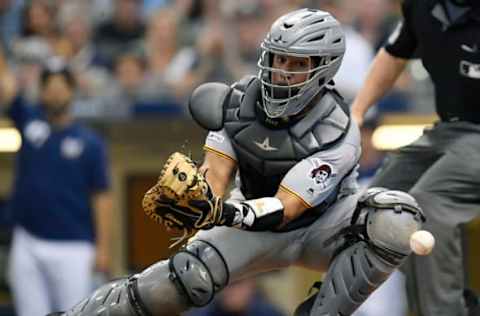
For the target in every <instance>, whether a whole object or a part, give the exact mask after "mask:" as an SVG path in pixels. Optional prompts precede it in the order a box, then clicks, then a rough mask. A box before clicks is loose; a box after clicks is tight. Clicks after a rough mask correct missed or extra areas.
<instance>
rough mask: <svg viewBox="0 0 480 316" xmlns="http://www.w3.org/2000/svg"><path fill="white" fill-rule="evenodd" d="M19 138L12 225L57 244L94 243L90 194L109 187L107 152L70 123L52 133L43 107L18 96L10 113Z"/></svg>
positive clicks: (96, 139) (95, 138)
mask: <svg viewBox="0 0 480 316" xmlns="http://www.w3.org/2000/svg"><path fill="white" fill-rule="evenodd" d="M8 115H9V116H10V118H11V119H12V120H13V121H14V123H15V125H16V127H17V128H18V130H19V131H20V133H21V136H22V146H21V148H20V151H19V153H18V155H17V160H16V179H15V184H14V190H13V194H12V198H11V210H12V212H13V219H14V221H15V223H16V224H18V225H21V226H22V227H24V228H25V229H27V230H28V231H29V232H31V233H32V234H34V235H36V236H38V237H40V238H46V239H55V240H89V241H93V240H94V225H93V212H92V207H91V202H92V195H93V194H94V193H97V192H102V191H106V190H108V188H109V176H108V168H107V157H106V149H105V145H104V143H103V141H102V140H101V139H100V138H99V137H98V136H97V135H96V134H94V133H93V132H92V131H90V130H88V129H86V128H84V127H82V126H80V125H79V124H77V123H72V124H70V125H69V126H67V127H65V128H62V129H56V128H55V127H53V126H51V125H50V124H49V123H48V121H47V120H46V119H45V116H44V114H43V113H42V111H41V107H38V106H35V107H34V106H28V105H26V104H25V103H24V102H23V100H22V99H21V98H16V99H15V101H14V102H13V104H12V106H11V107H10V109H9V111H8Z"/></svg>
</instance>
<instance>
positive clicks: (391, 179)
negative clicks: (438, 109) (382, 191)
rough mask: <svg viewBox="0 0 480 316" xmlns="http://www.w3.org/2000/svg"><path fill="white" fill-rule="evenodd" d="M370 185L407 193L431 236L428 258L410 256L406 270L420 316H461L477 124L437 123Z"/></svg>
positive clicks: (475, 200)
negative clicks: (464, 227) (464, 234)
mask: <svg viewBox="0 0 480 316" xmlns="http://www.w3.org/2000/svg"><path fill="white" fill-rule="evenodd" d="M371 186H382V187H386V188H389V189H398V190H403V191H409V192H410V193H411V194H412V195H413V196H415V198H416V199H417V201H418V202H419V203H420V205H421V207H422V208H423V210H424V211H425V214H426V216H427V222H426V223H425V225H424V228H425V229H426V230H429V231H430V232H432V233H433V234H434V235H435V238H436V245H435V248H434V250H433V252H432V254H431V255H430V256H426V257H419V256H411V258H410V259H409V261H408V262H407V263H406V265H405V267H404V270H405V272H406V275H407V288H408V294H409V301H410V304H411V308H412V309H414V310H416V314H417V315H418V316H464V315H466V308H465V303H464V300H463V288H464V285H465V284H464V281H465V280H464V271H463V267H464V265H463V253H462V238H461V236H462V233H461V231H460V226H461V225H462V224H464V223H467V222H469V221H471V220H472V219H473V218H475V217H476V216H478V215H480V124H473V123H468V122H440V123H437V124H435V125H434V127H433V128H431V129H427V130H425V132H424V134H423V136H422V137H421V138H419V139H418V140H417V141H415V142H414V143H412V144H411V145H409V146H406V147H403V148H401V149H400V150H398V151H396V152H394V153H391V154H390V155H389V156H388V157H387V158H386V160H385V162H384V164H383V166H382V168H381V169H380V170H379V172H378V173H377V175H376V176H375V179H374V180H373V183H372V185H371Z"/></svg>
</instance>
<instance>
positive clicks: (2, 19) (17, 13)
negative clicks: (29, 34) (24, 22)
mask: <svg viewBox="0 0 480 316" xmlns="http://www.w3.org/2000/svg"><path fill="white" fill-rule="evenodd" d="M23 5H24V1H23V0H1V1H0V48H1V49H2V50H3V51H4V52H5V55H8V56H9V55H10V54H11V49H12V43H13V42H14V40H15V38H16V37H17V36H18V35H19V33H20V21H21V12H22V8H23Z"/></svg>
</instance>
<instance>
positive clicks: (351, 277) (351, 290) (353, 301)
mask: <svg viewBox="0 0 480 316" xmlns="http://www.w3.org/2000/svg"><path fill="white" fill-rule="evenodd" d="M424 220H425V218H424V216H423V213H422V211H421V209H420V207H419V206H418V204H417V203H416V202H415V199H413V197H411V196H410V195H408V194H406V193H403V192H400V191H389V190H386V189H381V188H373V189H369V190H367V192H366V193H365V194H364V195H363V196H362V197H361V198H360V199H359V201H358V206H357V208H356V210H355V212H354V215H353V217H352V222H351V226H349V227H346V228H344V229H342V230H340V232H339V233H337V234H335V235H334V236H333V237H332V238H330V239H329V240H328V241H327V242H326V243H327V245H328V244H329V243H331V242H332V241H333V240H335V239H338V238H343V239H344V243H343V245H342V246H341V247H339V248H338V249H337V251H336V252H335V254H334V256H333V260H332V263H331V265H330V267H329V269H328V272H327V275H326V277H325V280H324V282H323V283H322V285H321V287H320V289H319V291H318V293H316V294H315V295H313V296H311V297H310V298H308V299H307V300H306V301H304V302H303V303H302V304H301V305H300V306H299V307H298V308H297V311H296V312H295V315H296V316H313V315H335V316H337V315H351V314H352V313H353V312H354V311H355V310H356V309H357V308H358V307H359V306H360V305H361V304H362V303H363V302H364V301H365V300H366V299H367V297H368V296H369V295H370V294H371V293H372V292H373V291H374V290H375V289H376V288H377V287H378V286H380V284H381V283H383V282H384V281H385V280H386V279H387V277H388V276H389V275H390V273H391V272H392V271H393V270H394V269H395V268H397V267H398V266H399V265H400V264H401V263H402V262H403V261H404V259H405V258H406V257H407V256H408V255H409V254H410V252H411V250H410V244H409V243H410V236H411V235H412V234H413V233H414V232H415V231H417V230H419V229H420V228H421V224H422V222H423V221H424Z"/></svg>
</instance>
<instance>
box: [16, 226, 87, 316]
mask: <svg viewBox="0 0 480 316" xmlns="http://www.w3.org/2000/svg"><path fill="white" fill-rule="evenodd" d="M94 258H95V248H94V246H93V244H91V243H89V242H81V241H78V242H77V241H72V242H71V241H50V240H44V239H38V238H36V237H34V236H32V235H31V234H29V233H28V232H26V231H25V230H24V229H22V228H18V227H17V228H15V230H14V233H13V241H12V249H11V251H10V260H9V261H10V262H9V267H8V278H9V282H10V287H11V289H12V294H13V299H14V304H15V308H16V312H17V315H18V316H44V315H46V314H48V313H51V312H53V311H59V310H65V309H68V308H70V307H71V306H73V305H74V304H76V303H78V302H79V301H80V300H82V299H83V298H84V297H85V296H86V295H88V294H89V292H90V291H91V288H92V284H91V277H92V270H93V264H94Z"/></svg>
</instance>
